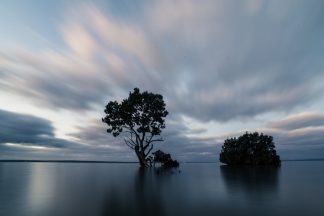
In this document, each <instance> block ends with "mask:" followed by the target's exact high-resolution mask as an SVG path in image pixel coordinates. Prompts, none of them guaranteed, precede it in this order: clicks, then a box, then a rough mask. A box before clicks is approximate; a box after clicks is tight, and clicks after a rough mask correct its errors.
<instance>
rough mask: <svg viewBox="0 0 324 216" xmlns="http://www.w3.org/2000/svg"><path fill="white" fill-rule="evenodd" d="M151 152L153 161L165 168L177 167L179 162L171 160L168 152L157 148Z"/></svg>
mask: <svg viewBox="0 0 324 216" xmlns="http://www.w3.org/2000/svg"><path fill="white" fill-rule="evenodd" d="M152 154H153V158H154V159H153V161H154V163H156V162H157V163H161V164H162V166H163V167H165V168H171V167H178V166H179V162H178V161H177V160H173V159H172V158H171V155H170V154H167V153H164V152H163V151H161V150H157V151H155V152H153V153H152Z"/></svg>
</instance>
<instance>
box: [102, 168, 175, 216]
mask: <svg viewBox="0 0 324 216" xmlns="http://www.w3.org/2000/svg"><path fill="white" fill-rule="evenodd" d="M171 173H172V172H171V171H165V170H161V169H159V168H152V169H144V168H139V169H138V170H137V172H136V173H135V175H134V181H132V182H129V184H127V185H123V188H122V189H120V185H116V187H114V186H112V187H111V188H110V190H109V191H108V193H107V195H106V198H105V201H104V204H103V205H104V208H103V215H135V216H136V215H141V216H145V215H155V216H163V215H166V214H165V211H164V210H165V201H166V200H165V199H167V196H165V193H164V190H163V188H164V187H163V185H164V182H165V181H166V180H167V179H168V176H170V174H171Z"/></svg>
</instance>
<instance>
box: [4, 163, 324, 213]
mask: <svg viewBox="0 0 324 216" xmlns="http://www.w3.org/2000/svg"><path fill="white" fill-rule="evenodd" d="M323 166H324V164H323V163H322V164H320V163H319V164H316V163H315V164H314V163H313V164H305V163H303V164H299V165H298V164H297V165H294V164H293V163H290V164H289V163H284V164H283V166H282V167H281V168H279V169H273V168H261V169H260V168H253V169H250V168H243V167H241V168H232V167H227V166H219V164H182V165H181V168H180V170H171V171H165V170H161V169H150V170H141V169H139V168H138V167H137V165H136V164H86V163H84V164H83V163H0V191H1V196H0V215H26V216H29V215H33V216H34V215H134V216H136V215H144V216H145V215H156V216H164V215H166V216H168V215H207V216H208V215H217V214H218V215H251V214H252V215H283V214H284V215H303V214H304V215H305V214H306V213H307V214H308V215H324V214H318V213H324V207H322V205H321V204H320V202H321V200H323V198H324V189H323V184H322V182H323V180H324V174H323V173H319V172H313V171H314V170H319V168H323ZM294 179H295V180H294ZM306 185H307V186H306ZM311 200H312V201H311Z"/></svg>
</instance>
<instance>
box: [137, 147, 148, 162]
mask: <svg viewBox="0 0 324 216" xmlns="http://www.w3.org/2000/svg"><path fill="white" fill-rule="evenodd" d="M135 153H136V156H137V158H138V161H139V163H140V166H141V167H149V165H148V163H147V161H146V158H145V154H144V151H141V150H140V149H139V147H137V148H136V147H135Z"/></svg>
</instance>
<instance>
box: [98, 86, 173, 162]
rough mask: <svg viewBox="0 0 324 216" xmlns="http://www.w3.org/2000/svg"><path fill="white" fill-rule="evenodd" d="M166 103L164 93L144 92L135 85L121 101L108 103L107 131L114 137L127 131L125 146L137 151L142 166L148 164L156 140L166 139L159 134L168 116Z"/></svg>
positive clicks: (106, 112) (105, 119)
mask: <svg viewBox="0 0 324 216" xmlns="http://www.w3.org/2000/svg"><path fill="white" fill-rule="evenodd" d="M165 106H166V104H165V102H164V100H163V96H162V95H160V94H154V93H151V92H147V91H144V92H142V93H141V92H140V90H139V89H138V88H134V91H133V92H130V93H129V96H128V98H126V99H124V100H123V101H122V102H121V103H118V102H117V101H110V102H108V104H107V105H106V108H105V114H106V116H105V117H104V118H103V119H102V121H103V122H104V123H106V124H107V125H108V129H107V132H108V133H111V134H112V135H113V136H114V137H117V136H119V135H120V134H121V133H124V134H125V139H124V141H125V143H126V145H127V146H129V147H130V148H131V149H133V150H134V151H135V153H136V155H137V157H138V159H139V162H140V165H141V166H144V167H146V166H148V163H147V157H148V156H149V154H150V152H151V150H152V149H153V143H154V142H158V141H163V139H162V137H160V134H161V132H162V130H163V129H164V128H165V117H166V116H167V115H168V111H167V110H166V108H165Z"/></svg>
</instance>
